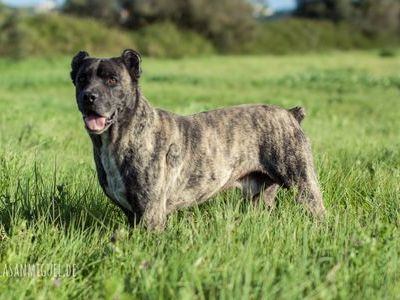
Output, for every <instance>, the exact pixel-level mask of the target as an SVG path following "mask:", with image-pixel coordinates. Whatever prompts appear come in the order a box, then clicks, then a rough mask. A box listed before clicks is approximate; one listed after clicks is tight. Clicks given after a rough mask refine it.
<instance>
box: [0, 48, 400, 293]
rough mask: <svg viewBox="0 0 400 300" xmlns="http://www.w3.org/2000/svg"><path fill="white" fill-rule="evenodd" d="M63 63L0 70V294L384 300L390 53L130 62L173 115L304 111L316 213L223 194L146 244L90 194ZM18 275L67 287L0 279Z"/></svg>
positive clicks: (398, 62) (99, 196)
mask: <svg viewBox="0 0 400 300" xmlns="http://www.w3.org/2000/svg"><path fill="white" fill-rule="evenodd" d="M69 63H70V58H65V57H64V58H58V59H57V58H54V59H30V60H22V61H18V62H14V61H10V60H6V59H2V60H0V73H1V77H2V79H1V81H0V97H1V99H0V111H1V113H0V273H1V272H3V274H2V275H0V298H2V299H21V298H27V299H36V298H38V299H40V298H42V299H47V298H49V299H54V298H60V299H62V298H75V297H80V298H96V299H97V298H113V299H127V298H134V299H163V298H169V299H176V298H181V299H193V298H194V299H209V298H222V299H232V298H233V299H259V298H264V299H274V298H280V299H304V298H305V299H321V298H323V299H349V298H353V299H399V295H400V285H399V282H400V271H399V270H400V258H399V255H400V230H399V226H400V196H399V195H400V185H399V182H400V167H399V166H400V140H399V128H400V120H399V111H400V102H399V96H400V75H399V72H398V70H399V69H400V59H399V56H397V57H396V56H390V57H381V56H379V53H375V52H349V53H330V54H325V55H305V56H295V55H292V56H286V57H272V56H260V57H256V56H253V57H235V56H231V57H209V58H196V59H189V58H185V59H183V60H157V59H148V58H145V59H144V62H143V69H144V73H143V76H142V78H143V80H142V91H143V93H144V94H145V95H146V96H147V97H148V98H149V99H150V101H151V102H152V103H153V104H154V105H156V106H160V107H163V108H166V109H169V110H172V111H175V112H178V113H184V114H186V113H192V112H196V111H200V110H205V109H211V108H215V107H221V106H226V105H232V104H239V103H245V102H248V103H250V102H251V103H272V104H277V105H281V106H284V107H292V106H295V105H302V106H304V107H305V108H306V109H307V112H308V114H307V117H306V119H305V121H304V125H303V126H304V128H305V130H306V132H307V134H308V135H309V137H310V139H311V140H312V144H313V151H314V157H315V161H316V165H317V168H318V173H319V177H320V181H321V185H322V188H323V191H324V199H325V203H326V207H327V210H328V212H329V215H328V217H327V218H326V219H325V220H322V221H314V220H312V219H310V218H309V217H307V216H306V215H305V214H304V212H303V210H302V209H301V207H299V206H297V205H295V204H294V203H293V202H294V201H293V194H292V193H291V192H290V191H283V190H282V191H280V193H279V195H278V201H279V207H278V208H277V209H276V210H275V211H272V212H269V211H267V210H266V209H264V208H262V207H261V208H255V207H253V206H251V205H250V204H249V203H246V202H245V201H243V200H242V198H241V196H240V194H238V193H237V192H235V191H231V192H226V193H223V194H221V195H218V196H217V197H215V199H213V200H212V201H210V202H208V203H206V204H204V205H201V206H199V207H193V208H190V209H186V210H183V211H180V212H177V213H174V214H172V215H171V216H170V218H169V221H168V226H167V229H166V231H165V232H163V233H161V234H154V233H149V232H146V231H145V230H144V229H143V228H140V227H139V228H136V229H133V230H132V229H130V228H128V227H127V224H126V221H125V219H124V217H123V215H122V213H120V211H119V210H117V209H116V208H115V207H113V206H112V205H111V204H110V203H109V201H108V199H106V197H105V196H104V195H103V193H102V192H101V190H100V188H99V185H98V183H97V180H96V174H95V169H94V164H93V161H92V154H91V145H90V141H89V138H88V137H87V135H86V133H85V131H84V129H83V125H82V120H81V117H80V116H79V113H78V111H77V109H76V107H75V106H76V105H75V100H74V91H73V87H72V84H71V82H70V79H69ZM19 264H36V265H38V266H41V265H49V264H56V265H58V264H59V265H61V266H62V267H65V266H67V265H74V268H75V276H74V277H60V278H53V277H51V276H31V277H29V276H25V277H24V276H22V277H10V276H6V275H7V274H4V272H5V271H7V270H9V269H10V268H14V267H15V266H18V265H19Z"/></svg>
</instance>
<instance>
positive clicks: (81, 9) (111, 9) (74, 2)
mask: <svg viewBox="0 0 400 300" xmlns="http://www.w3.org/2000/svg"><path fill="white" fill-rule="evenodd" d="M63 11H64V12H66V13H70V14H74V15H77V16H87V17H93V18H97V19H101V20H102V21H106V22H108V23H116V22H117V21H118V19H119V16H120V11H121V6H120V3H119V0H66V1H65V4H64V6H63Z"/></svg>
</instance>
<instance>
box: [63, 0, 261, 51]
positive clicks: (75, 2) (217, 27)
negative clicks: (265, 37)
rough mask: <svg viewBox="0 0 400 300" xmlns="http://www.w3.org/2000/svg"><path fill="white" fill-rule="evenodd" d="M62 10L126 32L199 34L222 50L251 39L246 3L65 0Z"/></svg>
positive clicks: (249, 11)
mask: <svg viewBox="0 0 400 300" xmlns="http://www.w3.org/2000/svg"><path fill="white" fill-rule="evenodd" d="M64 11H65V12H67V13H72V14H76V15H85V16H91V17H94V18H99V19H102V20H106V21H110V20H111V21H112V22H113V23H115V24H119V25H122V26H124V27H126V28H129V29H138V28H141V27H144V26H146V25H149V24H153V23H159V22H166V21H168V22H173V23H175V24H176V25H177V26H179V27H183V28H186V29H190V30H194V31H196V32H199V33H200V34H202V35H203V36H205V37H206V38H208V39H210V40H211V41H212V42H213V43H214V44H215V45H216V46H217V48H218V49H220V50H221V51H225V50H226V49H229V48H232V45H234V44H236V43H243V42H245V41H247V40H249V39H251V37H252V33H253V29H254V27H255V20H254V18H253V7H252V5H251V4H250V3H249V2H248V1H246V0H218V1H215V0H175V1H171V0H112V1H107V0H67V2H66V3H65V6H64Z"/></svg>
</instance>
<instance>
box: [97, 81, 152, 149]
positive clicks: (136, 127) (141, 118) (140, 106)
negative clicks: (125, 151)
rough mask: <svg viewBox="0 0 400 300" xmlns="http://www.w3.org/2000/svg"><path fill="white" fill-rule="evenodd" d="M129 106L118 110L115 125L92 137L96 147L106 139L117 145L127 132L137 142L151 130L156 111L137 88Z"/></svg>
mask: <svg viewBox="0 0 400 300" xmlns="http://www.w3.org/2000/svg"><path fill="white" fill-rule="evenodd" d="M129 100H130V101H128V103H127V105H126V106H125V107H123V108H120V109H118V110H117V116H116V119H115V122H114V124H112V125H111V126H110V128H109V129H108V130H107V131H105V132H104V133H102V134H101V135H90V137H91V139H92V142H93V144H94V146H97V147H101V145H102V140H104V138H105V137H106V139H107V140H108V141H110V142H111V143H113V144H117V143H116V141H118V140H119V139H120V138H121V137H122V136H124V135H125V131H127V130H128V131H130V132H129V135H133V136H134V137H135V139H136V140H138V139H140V138H141V136H143V134H144V132H145V131H146V129H147V128H150V127H151V125H152V124H153V122H154V120H155V114H156V112H155V109H154V108H153V107H152V106H151V105H150V103H149V102H148V101H147V100H146V98H145V97H144V96H143V95H142V94H141V92H140V90H139V89H138V88H136V91H135V93H134V95H130V97H129Z"/></svg>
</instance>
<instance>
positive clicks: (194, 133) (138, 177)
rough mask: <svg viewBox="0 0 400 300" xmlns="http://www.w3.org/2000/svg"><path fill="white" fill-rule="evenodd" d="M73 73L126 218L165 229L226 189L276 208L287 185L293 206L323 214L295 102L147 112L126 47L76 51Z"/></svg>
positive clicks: (137, 64)
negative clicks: (179, 213)
mask: <svg viewBox="0 0 400 300" xmlns="http://www.w3.org/2000/svg"><path fill="white" fill-rule="evenodd" d="M71 69H72V70H71V73H70V75H71V79H72V82H73V84H74V85H75V90H76V101H77V105H78V108H79V110H80V112H81V114H82V116H83V120H84V124H85V127H86V130H87V132H88V134H89V136H90V138H91V141H92V143H93V154H94V161H95V164H96V170H97V175H98V180H99V182H100V185H101V187H102V189H103V191H104V193H105V194H106V195H107V196H108V198H110V199H111V200H112V201H113V202H114V203H115V204H116V205H117V206H119V207H120V208H121V209H122V211H123V212H124V213H125V214H126V216H127V217H128V221H129V223H131V224H137V223H138V222H139V221H141V222H143V223H144V225H145V226H146V227H147V228H148V229H150V230H157V231H159V230H163V229H164V227H165V224H166V220H167V215H168V214H169V213H171V212H173V211H175V210H177V209H180V208H183V207H188V206H191V205H194V204H199V203H202V202H204V201H206V200H208V199H209V198H210V197H212V196H214V195H215V194H217V193H218V192H220V191H222V190H225V189H228V188H240V189H241V190H242V191H243V193H244V198H245V199H251V200H254V201H256V202H257V201H264V202H265V204H266V205H267V206H269V207H274V198H275V195H276V193H277V191H278V189H279V187H283V188H292V187H294V188H296V190H297V196H296V199H297V201H298V202H300V203H303V204H304V205H305V207H306V208H307V210H308V211H309V212H311V213H312V214H313V215H317V216H321V215H324V213H325V208H324V204H323V199H322V195H321V191H320V188H319V184H318V180H317V176H316V173H315V170H314V165H313V159H312V153H311V148H310V144H309V142H308V139H307V138H306V136H305V134H304V132H303V130H302V128H301V126H300V123H301V121H302V120H303V118H304V116H305V114H304V110H303V108H300V107H295V108H292V109H289V110H287V109H283V108H280V107H276V106H271V105H240V106H233V107H229V108H224V109H217V110H212V111H206V112H201V113H197V114H194V115H190V116H180V115H177V114H174V113H171V112H167V111H165V110H162V109H157V108H154V107H152V106H151V105H150V104H149V102H148V101H147V100H146V98H145V97H144V96H143V95H142V93H141V91H140V89H139V78H140V75H141V57H140V55H139V53H138V52H136V51H134V50H131V49H126V50H124V51H123V52H122V54H121V56H120V57H113V58H108V59H100V58H93V57H90V56H89V54H88V53H87V52H85V51H80V52H79V53H77V54H76V55H75V57H74V58H73V60H72V63H71Z"/></svg>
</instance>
